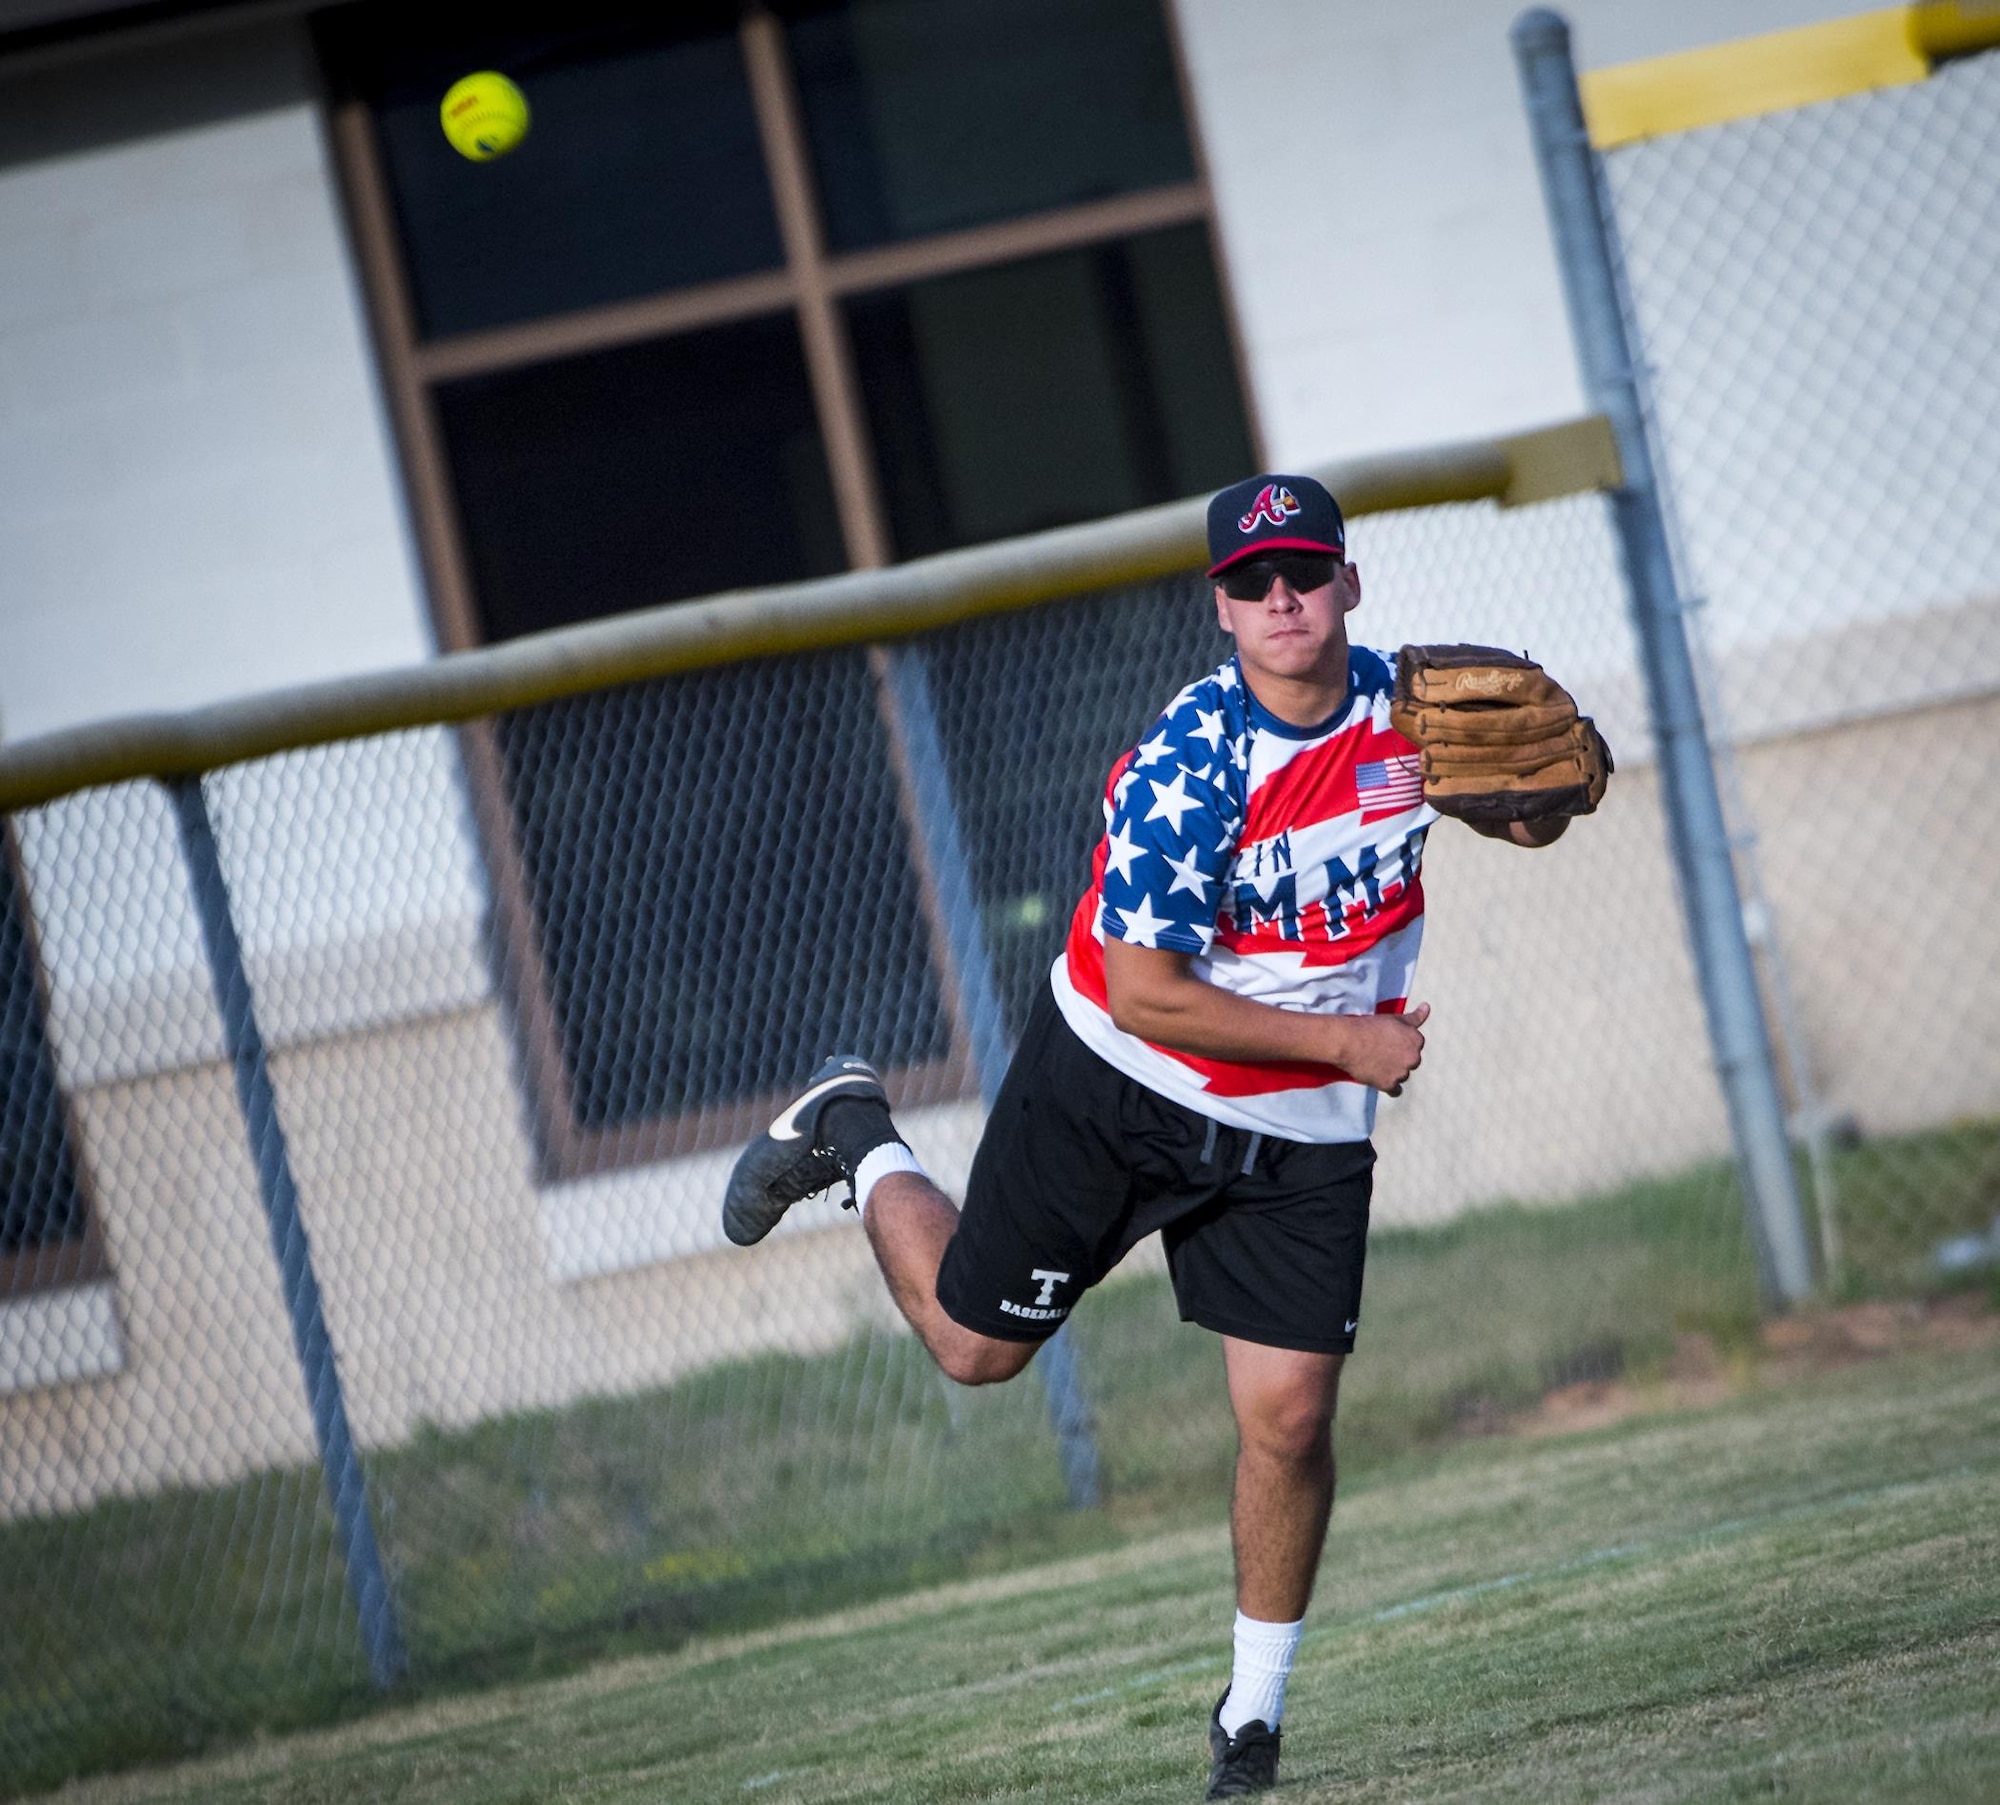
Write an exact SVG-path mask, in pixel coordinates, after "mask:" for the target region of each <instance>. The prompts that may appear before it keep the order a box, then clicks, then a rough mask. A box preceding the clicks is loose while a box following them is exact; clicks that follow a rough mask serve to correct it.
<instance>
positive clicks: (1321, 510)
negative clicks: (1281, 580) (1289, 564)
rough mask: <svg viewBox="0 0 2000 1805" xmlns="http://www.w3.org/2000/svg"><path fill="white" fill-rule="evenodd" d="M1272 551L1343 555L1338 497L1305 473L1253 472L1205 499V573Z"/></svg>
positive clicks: (1212, 573)
mask: <svg viewBox="0 0 2000 1805" xmlns="http://www.w3.org/2000/svg"><path fill="white" fill-rule="evenodd" d="M1272 552H1331V553H1332V554H1333V555H1334V556H1335V557H1336V558H1344V557H1346V555H1347V523H1346V522H1345V521H1344V520H1342V519H1341V517H1340V503H1339V502H1337V501H1335V500H1334V499H1333V497H1332V496H1331V495H1329V494H1328V493H1327V492H1326V489H1325V486H1324V485H1323V484H1320V483H1316V482H1314V481H1313V479H1312V478H1311V477H1309V476H1252V477H1247V478H1245V479H1244V480H1243V481H1242V482H1240V483H1232V484H1231V485H1230V486H1229V487H1228V488H1227V489H1224V490H1223V491H1222V493H1221V494H1220V495H1218V496H1217V497H1216V498H1215V499H1214V500H1213V501H1211V502H1210V503H1209V504H1208V556H1209V566H1208V574H1209V575H1210V576H1212V577H1219V576H1221V575H1222V573H1223V572H1224V571H1225V570H1227V569H1228V568H1229V567H1230V565H1232V564H1241V563H1242V562H1243V560H1244V559H1245V558H1260V557H1267V556H1269V554H1270V553H1272Z"/></svg>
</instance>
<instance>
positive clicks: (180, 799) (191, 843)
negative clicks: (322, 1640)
mask: <svg viewBox="0 0 2000 1805" xmlns="http://www.w3.org/2000/svg"><path fill="white" fill-rule="evenodd" d="M166 787H167V793H168V794H169V795H170V796H171V797H172V798H173V803H174V813H175V816H176V818H177V819H178V821H179V823H180V836H181V848H182V851H183V853H184V854H185V856H186V858H187V864H188V880H189V883H190V885H191V886H192V888H193V891H194V906H195V914H196V916H197V917H198V918H199V920H200V922H201V937H202V943H203V945H204V946H205V947H206V949H207V952H208V969H209V976H210V979H211V981H212V982H213V984H214V987H215V1001H216V1006H217V1008H218V1009H220V1011H221V1012H222V1035H223V1041H224V1044H225V1045H226V1046H227V1048H228V1050H229V1063H230V1065H231V1067H232V1068H233V1069H234V1071H235V1074H236V1095H237V1098H238V1100H239V1102H240V1103H241V1104H242V1107H243V1123H244V1127H245V1129H246V1130H247V1131H248V1134H249V1137H250V1158H251V1160H252V1162H253V1163H254V1164H255V1165H256V1168H257V1189H258V1193H259V1195H260V1196H261V1197H262V1198H263V1202H264V1214H265V1217H266V1218H267V1219H268V1221H269V1222H270V1225H271V1245H272V1248H273V1249H274V1250H275V1251H276V1253H277V1256H278V1274H279V1278H280V1280H281V1282H282V1283H283V1286H284V1292H285V1308H286V1310H287V1312H288V1313H289V1314H290V1316H291V1319H292V1345H293V1346H294V1347H295V1348H296V1349H297V1350H298V1356H299V1370H300V1373H301V1374H302V1376H303V1377H304V1379H305V1387H306V1399H307V1401H308V1403H309V1404H310V1405H311V1407H312V1419H313V1433H314V1435H315V1436H316V1437H317V1438H318V1441H319V1458H320V1470H321V1472H322V1473H323V1474H324V1476H325V1479H326V1494H327V1499H328V1501H329V1502H330V1503H331V1504H332V1506H333V1521H334V1532H335V1534H336V1535H337V1536H338V1537H339V1538H340V1552H341V1555H342V1558H343V1560H344V1562H345V1564H346V1568H347V1589H348V1591H349V1592H350V1593H351V1594H352V1596H353V1599H354V1609H355V1613H356V1615H357V1616H358V1617H359V1618H360V1620H361V1640H362V1644H363V1646H364V1647H365V1648H366V1649H367V1651H368V1670H369V1673H370V1674H371V1675H372V1676H373V1678H374V1681H375V1684H376V1685H377V1686H384V1687H386V1686H393V1685H394V1684H395V1683H396V1681H398V1680H399V1679H401V1678H402V1677H403V1675H404V1673H405V1672H406V1671H407V1670H408V1667H409V1657H408V1655H407V1654H406V1653H405V1651H404V1648H403V1638H402V1634H401V1632H400V1630H399V1629H398V1628H397V1624H396V1607H395V1601H394V1600H393V1599H392V1598H391V1597H390V1596H389V1587H388V1582H387V1581H386V1579H385V1578H384V1577H383V1573H382V1557H381V1551H380V1550H379V1548H378V1547H377V1546H376V1542H375V1523H374V1519H373V1517H372V1516H371V1515H370V1513H369V1509H368V1487H367V1480H366V1476H365V1475H364V1474H363V1472H362V1469H361V1456H360V1453H359V1451H358V1450H357V1449H356V1448H355V1446H354V1438H353V1436H352V1435H351V1434H349V1432H348V1427H347V1405H346V1402H345V1400H344V1399H343V1398H342V1396H341V1391H340V1373H339V1371H338V1369H337V1367H336V1365H335V1361H334V1351H333V1341H332V1338H331V1337H330V1336H329V1335H328V1334H327V1330H326V1318H325V1316H324V1314H323V1313H322V1312H321V1309H320V1301H319V1281H318V1279H317V1278H316V1277H315V1276H314V1274H313V1263H312V1247H311V1245H310V1244H309V1243H308V1241H307V1240H306V1229H305V1224H304V1222H303V1221H301V1220H300V1217H299V1194H298V1186H297V1184H296V1183H295V1182H294V1181H293V1178H292V1162H291V1157H290V1155H289V1154H288V1153H287V1151H286V1148H285V1132H284V1127H283V1124H282V1123H281V1122H280V1121H279V1120H278V1097H277V1092H276V1091H275V1090H274V1089H273V1088H272V1084H271V1069H270V1064H269V1061H268V1060H267V1059H266V1057H265V1053H264V1037H263V1035H262V1033H261V1032H260V1031H259V1029H258V1026H257V1011H256V1006H255V1002H254V1000H253V998H252V996H251V994H250V975H249V972H248V971H247V970H246V969H245V967H244V964H243V947H242V943H241V942H240V941H239V940H238V939H237V935H236V922H235V917H234V916H233V915H232V913H231V911H230V906H229V887H228V885H227V883H225V881H224V879H223V875H222V859H221V855H220V854H219V852H218V851H217V849H216V844H215V828H214V824H213V823H212V822H211V821H210V820H209V815H208V802H207V799H206V798H205V797H204V796H203V795H202V788H201V779H200V777H198V776H194V777H174V778H169V779H167V783H166Z"/></svg>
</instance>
